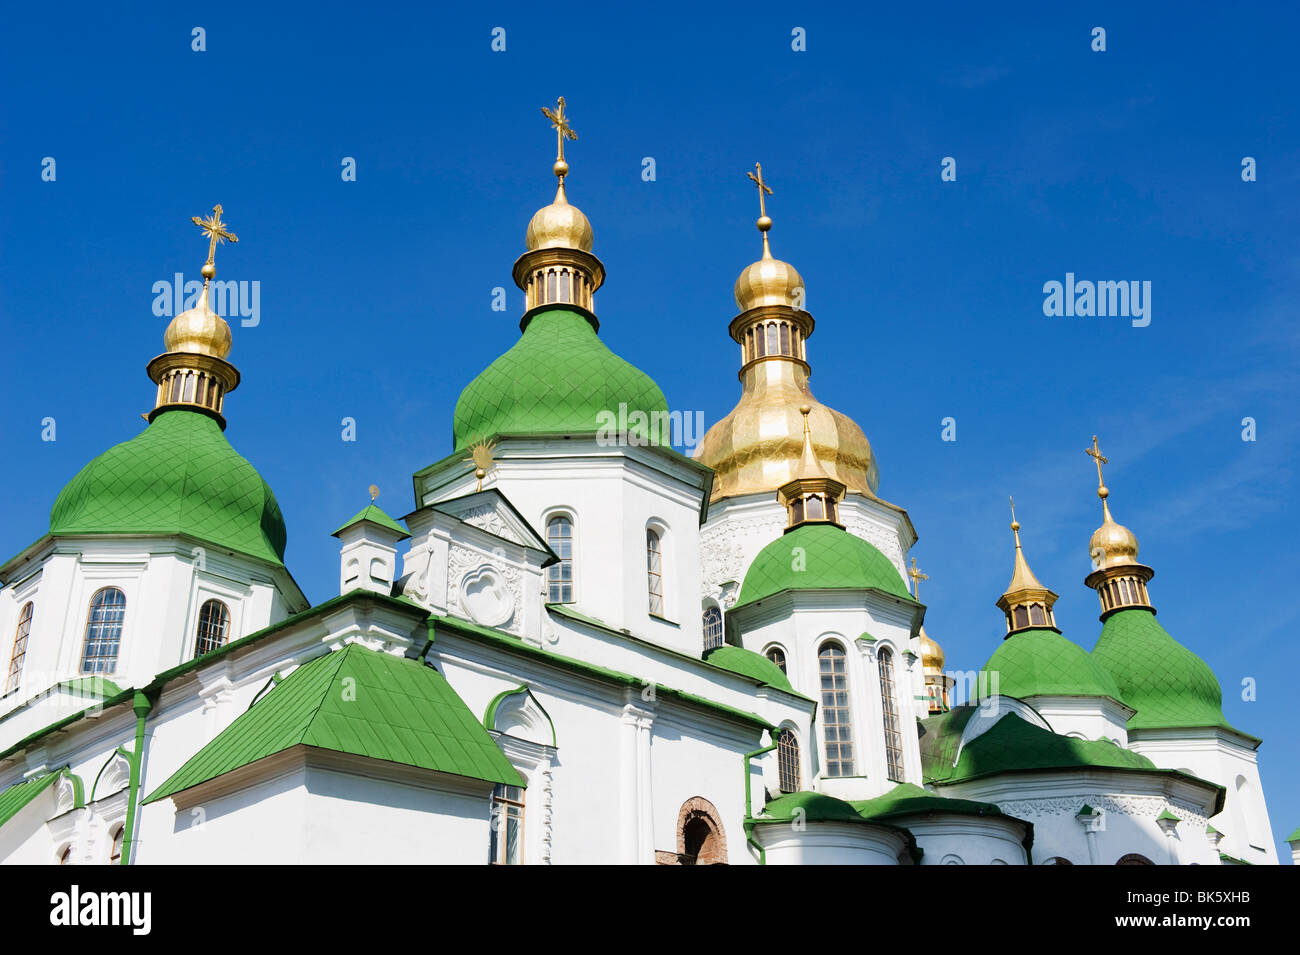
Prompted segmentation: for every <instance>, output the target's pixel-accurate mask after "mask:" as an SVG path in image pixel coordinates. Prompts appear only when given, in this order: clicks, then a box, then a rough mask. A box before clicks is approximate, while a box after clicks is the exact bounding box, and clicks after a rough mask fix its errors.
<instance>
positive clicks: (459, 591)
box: [447, 543, 523, 634]
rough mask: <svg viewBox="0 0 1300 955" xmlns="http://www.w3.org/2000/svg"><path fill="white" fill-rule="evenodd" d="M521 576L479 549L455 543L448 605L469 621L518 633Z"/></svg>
mask: <svg viewBox="0 0 1300 955" xmlns="http://www.w3.org/2000/svg"><path fill="white" fill-rule="evenodd" d="M522 584H523V581H522V575H521V574H520V572H519V570H518V569H517V568H515V567H510V566H505V567H500V566H498V565H497V564H495V563H493V562H492V561H490V560H488V559H486V557H485V556H484V555H483V554H482V553H480V552H479V551H475V550H471V549H469V548H467V547H463V546H461V545H459V544H454V543H453V544H452V545H451V549H450V551H449V552H448V555H447V591H448V593H447V604H448V607H449V608H450V607H454V608H458V609H459V610H460V611H461V612H462V613H464V614H465V615H466V616H467V617H468V618H469V619H470V620H473V621H474V622H475V623H477V624H480V625H482V626H485V627H496V628H499V629H501V630H505V631H507V632H509V633H514V634H519V633H520V630H521V627H520V622H521V620H522V619H523V613H522V609H521V608H522V604H523V601H522V595H521V591H522V589H523V587H522Z"/></svg>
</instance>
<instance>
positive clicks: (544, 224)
mask: <svg viewBox="0 0 1300 955" xmlns="http://www.w3.org/2000/svg"><path fill="white" fill-rule="evenodd" d="M556 165H557V166H558V165H559V163H556ZM565 169H566V170H567V169H568V165H567V164H566V165H565ZM556 175H559V173H558V171H557V173H556ZM595 241H596V235H595V233H594V232H592V229H591V222H590V221H589V220H588V219H587V217H586V216H585V215H583V213H582V210H581V209H579V208H578V207H577V206H575V205H570V203H569V200H568V198H567V197H566V196H565V195H564V178H563V177H562V176H561V178H560V184H559V188H557V189H556V190H555V201H554V202H552V203H551V204H550V205H549V206H542V208H540V209H538V210H537V211H536V212H535V213H534V214H533V218H532V219H531V220H530V221H529V223H528V230H527V231H526V232H525V233H524V246H525V247H526V248H527V249H528V251H529V252H535V251H536V250H538V249H581V250H582V251H583V252H590V251H591V247H592V246H593V245H594V244H595Z"/></svg>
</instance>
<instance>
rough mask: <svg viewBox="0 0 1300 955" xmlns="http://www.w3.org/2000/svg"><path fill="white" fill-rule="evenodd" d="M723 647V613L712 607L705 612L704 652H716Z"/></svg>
mask: <svg viewBox="0 0 1300 955" xmlns="http://www.w3.org/2000/svg"><path fill="white" fill-rule="evenodd" d="M720 646H722V611H721V610H719V609H718V608H717V607H710V608H709V609H708V610H706V611H704V650H705V652H706V653H707V652H708V651H709V650H716V649H717V648H718V647H720Z"/></svg>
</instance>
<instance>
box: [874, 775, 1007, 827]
mask: <svg viewBox="0 0 1300 955" xmlns="http://www.w3.org/2000/svg"><path fill="white" fill-rule="evenodd" d="M850 805H851V806H852V807H853V809H854V810H855V811H856V812H857V813H858V815H860V816H861V817H862V818H863V819H886V820H888V819H897V818H899V817H901V816H916V815H920V814H923V813H930V812H951V813H957V814H958V815H963V816H1004V815H1006V813H1004V812H1003V811H1002V810H1001V809H999V808H998V807H997V806H996V805H994V804H993V803H991V802H979V801H977V800H974V799H949V798H948V797H946V796H939V795H936V794H935V793H932V792H930V791H929V790H927V789H922V788H921V787H920V786H918V785H916V784H915V783H899V784H898V785H897V786H895V787H894V788H893V789H891V790H890V791H889V792H887V793H885V794H884V795H883V796H877V797H876V798H875V799H857V800H853V801H852V802H851V803H850Z"/></svg>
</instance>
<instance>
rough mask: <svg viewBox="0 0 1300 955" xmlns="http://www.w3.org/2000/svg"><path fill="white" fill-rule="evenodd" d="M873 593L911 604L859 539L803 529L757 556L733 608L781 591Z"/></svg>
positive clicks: (831, 530)
mask: <svg viewBox="0 0 1300 955" xmlns="http://www.w3.org/2000/svg"><path fill="white" fill-rule="evenodd" d="M838 588H850V589H855V590H861V589H867V588H876V589H878V590H883V591H885V592H886V593H889V594H893V595H894V596H895V597H902V598H903V599H905V600H911V599H912V597H911V594H910V593H908V590H907V587H906V586H905V585H904V584H903V578H902V576H901V575H900V574H899V573H898V569H897V568H896V567H894V565H893V564H891V563H890V562H889V558H888V557H886V556H885V555H884V554H882V553H881V552H880V551H878V550H877V549H876V548H875V547H873V546H871V545H870V544H868V543H867V542H866V541H864V540H863V539H862V538H861V537H856V536H854V535H853V534H850V533H849V532H848V531H845V530H841V529H840V528H838V527H835V526H833V525H831V524H804V525H803V526H802V527H796V528H795V529H794V530H792V531H790V533H788V534H783V535H781V536H780V537H778V538H777V539H776V540H774V541H772V542H771V543H770V544H768V545H767V546H766V547H764V548H763V549H762V550H761V551H759V552H758V556H756V557H755V558H754V560H753V562H752V563H751V564H750V565H749V570H748V571H747V572H746V573H745V582H744V584H743V585H741V588H740V599H739V600H737V601H736V606H737V607H741V606H744V605H745V604H750V603H754V602H755V601H758V600H763V599H765V598H767V597H771V596H772V595H773V594H778V593H780V592H781V591H783V590H830V589H838Z"/></svg>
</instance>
